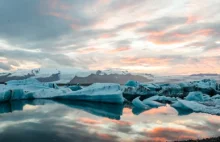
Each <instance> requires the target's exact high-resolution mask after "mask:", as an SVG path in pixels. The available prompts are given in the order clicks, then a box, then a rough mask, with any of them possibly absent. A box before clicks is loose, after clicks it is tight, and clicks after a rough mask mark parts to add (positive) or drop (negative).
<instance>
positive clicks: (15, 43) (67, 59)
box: [0, 0, 220, 74]
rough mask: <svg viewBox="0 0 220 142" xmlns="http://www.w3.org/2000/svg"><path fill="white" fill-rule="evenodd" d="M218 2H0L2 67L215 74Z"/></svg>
mask: <svg viewBox="0 0 220 142" xmlns="http://www.w3.org/2000/svg"><path fill="white" fill-rule="evenodd" d="M219 5H220V1H219V0H199V1H198V0H19V1H16V2H15V1H14V0H0V17H1V20H0V71H10V70H16V69H32V68H39V67H43V68H64V67H73V68H84V69H90V70H96V69H109V68H119V69H123V70H129V71H131V72H145V73H153V74H157V73H158V74H191V73H220V8H219Z"/></svg>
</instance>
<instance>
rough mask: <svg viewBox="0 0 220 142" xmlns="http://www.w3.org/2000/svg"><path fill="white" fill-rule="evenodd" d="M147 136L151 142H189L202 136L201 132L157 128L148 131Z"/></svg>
mask: <svg viewBox="0 0 220 142" xmlns="http://www.w3.org/2000/svg"><path fill="white" fill-rule="evenodd" d="M146 136H147V137H148V138H149V139H151V140H155V141H158V140H165V141H174V140H189V139H198V136H202V134H199V132H197V131H195V130H190V129H183V128H171V127H167V128H166V127H156V128H154V129H152V130H148V131H146Z"/></svg>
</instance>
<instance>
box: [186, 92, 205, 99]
mask: <svg viewBox="0 0 220 142" xmlns="http://www.w3.org/2000/svg"><path fill="white" fill-rule="evenodd" d="M185 100H188V101H204V98H203V93H202V92H200V91H195V92H190V93H189V94H188V95H187V96H186V97H185Z"/></svg>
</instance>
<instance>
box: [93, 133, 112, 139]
mask: <svg viewBox="0 0 220 142" xmlns="http://www.w3.org/2000/svg"><path fill="white" fill-rule="evenodd" d="M96 135H97V136H98V137H99V138H101V139H104V140H112V139H114V138H115V137H114V136H112V135H109V134H104V133H97V134H96Z"/></svg>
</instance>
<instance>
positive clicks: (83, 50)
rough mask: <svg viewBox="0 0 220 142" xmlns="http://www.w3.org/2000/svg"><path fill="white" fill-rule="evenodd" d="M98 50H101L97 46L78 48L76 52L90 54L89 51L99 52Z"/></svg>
mask: <svg viewBox="0 0 220 142" xmlns="http://www.w3.org/2000/svg"><path fill="white" fill-rule="evenodd" d="M97 51H99V49H98V48H95V47H88V48H81V49H78V50H76V52H78V53H81V54H88V53H91V52H97Z"/></svg>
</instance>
